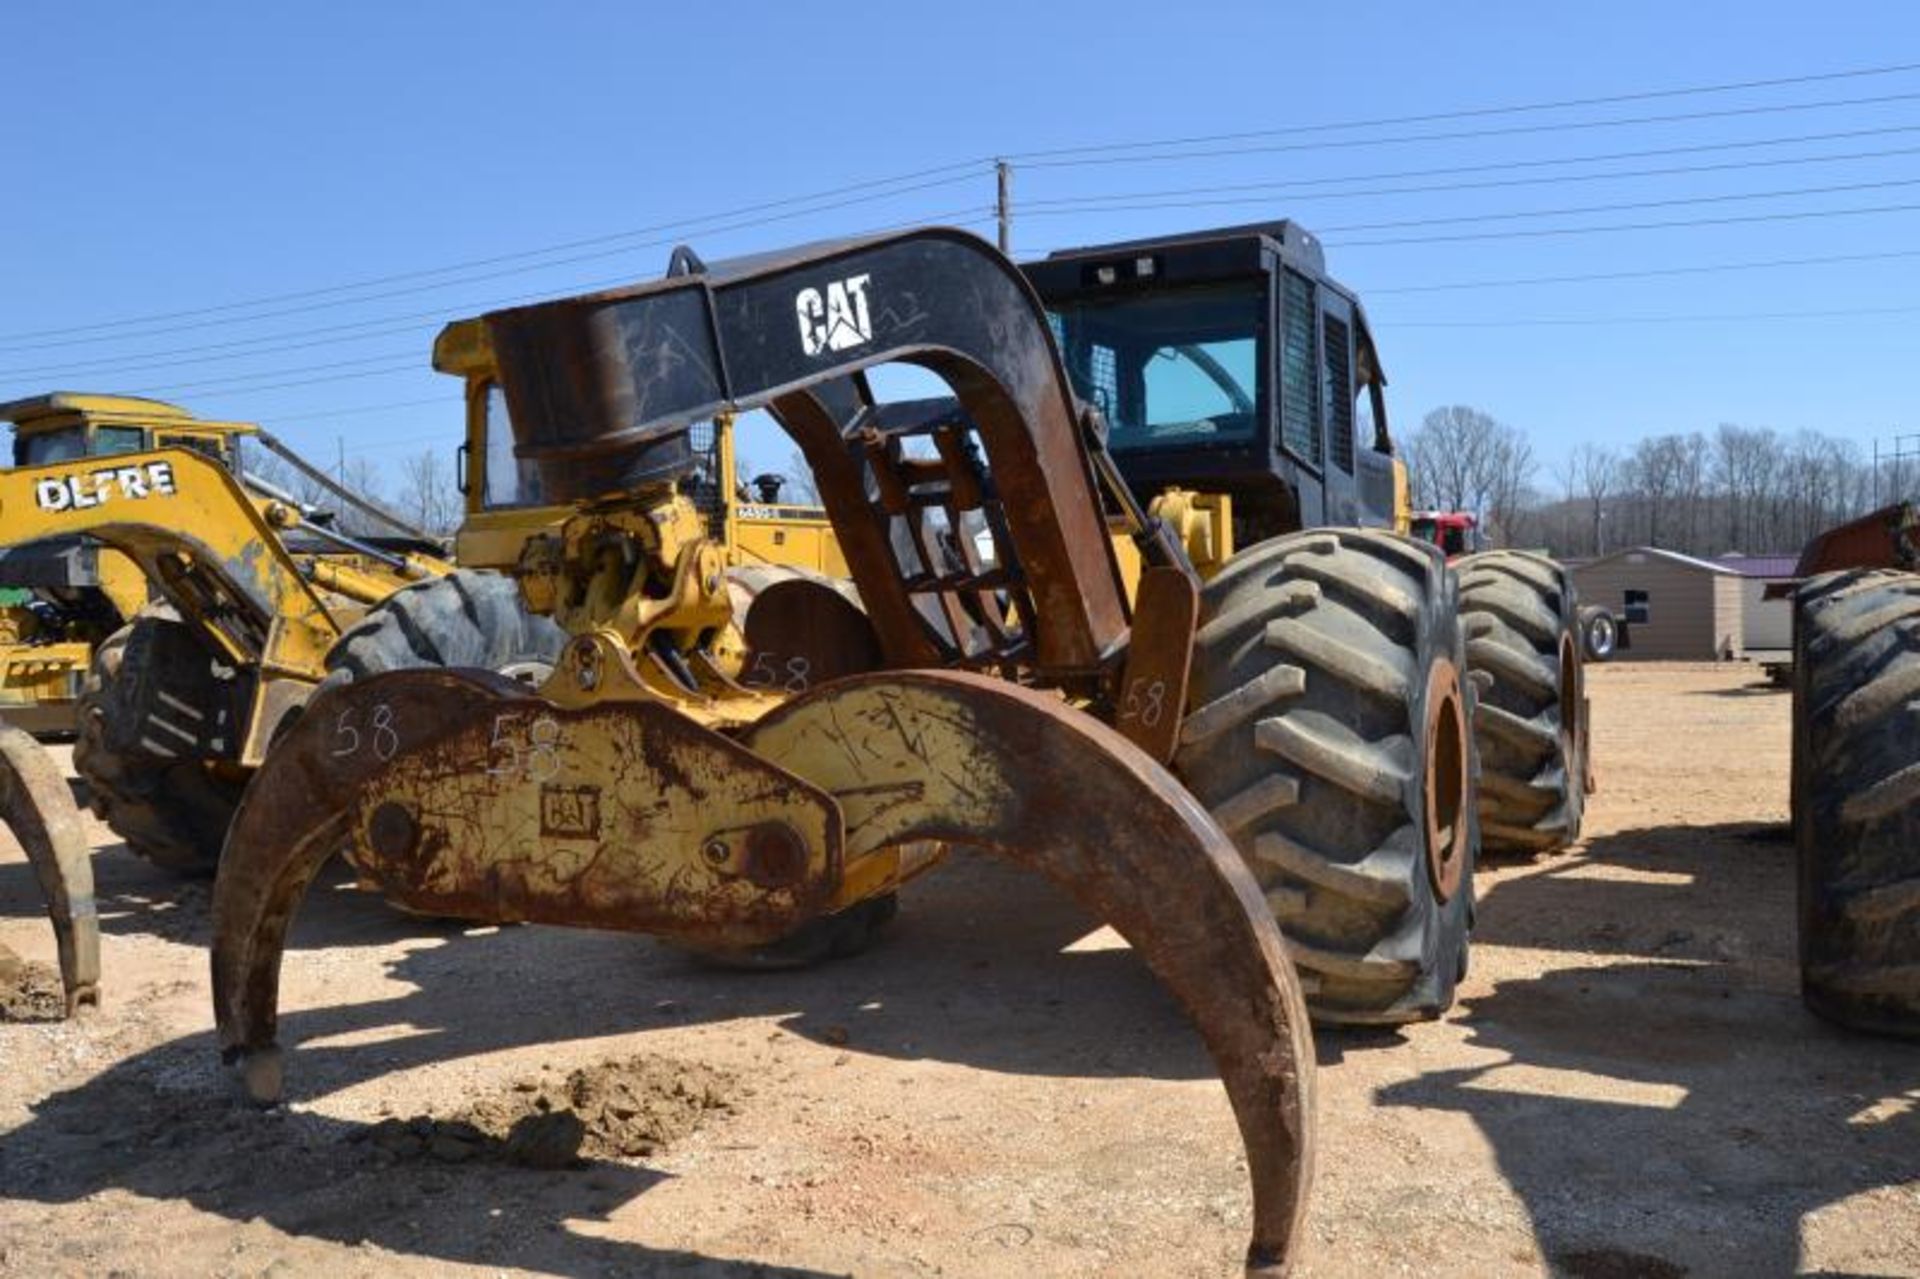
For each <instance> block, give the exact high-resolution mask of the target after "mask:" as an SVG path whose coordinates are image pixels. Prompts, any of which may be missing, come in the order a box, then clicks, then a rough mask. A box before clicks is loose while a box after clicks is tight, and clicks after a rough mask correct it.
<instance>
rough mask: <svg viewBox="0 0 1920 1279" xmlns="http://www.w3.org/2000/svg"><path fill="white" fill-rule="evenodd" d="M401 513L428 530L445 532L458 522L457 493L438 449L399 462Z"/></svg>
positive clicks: (438, 532) (437, 532)
mask: <svg viewBox="0 0 1920 1279" xmlns="http://www.w3.org/2000/svg"><path fill="white" fill-rule="evenodd" d="M400 484H401V487H400V495H399V498H398V503H399V507H400V513H401V514H402V515H404V516H406V517H407V518H408V519H410V520H412V521H413V522H414V523H415V524H417V525H419V526H420V527H421V528H422V529H424V530H426V531H427V532H429V533H435V534H447V533H451V532H453V531H454V529H456V528H457V527H459V524H460V514H461V509H460V494H459V491H458V490H457V489H455V487H454V484H453V477H452V474H451V473H450V470H449V468H448V466H447V463H446V459H445V458H443V457H442V456H441V454H440V452H439V450H437V449H427V450H426V451H424V452H422V453H417V454H415V455H414V456H413V457H410V458H408V459H407V460H406V461H405V462H403V463H401V467H400Z"/></svg>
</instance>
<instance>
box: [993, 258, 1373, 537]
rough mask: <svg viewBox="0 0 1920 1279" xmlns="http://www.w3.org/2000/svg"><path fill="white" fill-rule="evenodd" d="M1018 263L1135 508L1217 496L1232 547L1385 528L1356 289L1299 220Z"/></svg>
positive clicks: (1369, 365)
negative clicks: (1293, 534) (1167, 494)
mask: <svg viewBox="0 0 1920 1279" xmlns="http://www.w3.org/2000/svg"><path fill="white" fill-rule="evenodd" d="M1021 270H1022V271H1023V272H1025V274H1026V276H1027V279H1028V280H1029V281H1030V282H1031V283H1032V284H1033V287H1034V289H1035V290H1036V291H1037V292H1038V293H1039V295H1040V297H1041V300H1042V301H1043V302H1044V303H1045V304H1046V307H1047V313H1048V318H1049V321H1050V322H1051V324H1052V326H1053V330H1054V337H1055V339H1056V341H1057V342H1058V344H1059V347H1060V351H1061V355H1062V357H1063V358H1064V359H1065V361H1066V366H1067V374H1068V376H1069V378H1070V379H1071V381H1072V383H1073V388H1074V391H1075V393H1076V394H1077V395H1078V396H1079V397H1080V398H1081V399H1082V400H1084V401H1086V402H1087V403H1088V404H1091V405H1093V406H1095V407H1096V408H1098V409H1099V410H1100V411H1101V413H1102V414H1103V415H1104V416H1105V418H1106V421H1107V424H1108V430H1109V434H1108V437H1107V447H1108V449H1109V450H1110V451H1111V452H1112V454H1113V457H1114V460H1115V461H1116V462H1117V463H1118V465H1119V467H1120V472H1121V474H1122V475H1123V476H1124V477H1125V478H1126V480H1127V482H1128V484H1129V485H1131V486H1132V488H1133V489H1134V492H1135V493H1136V494H1137V495H1139V497H1140V498H1141V499H1142V500H1143V501H1145V500H1150V499H1151V498H1152V497H1153V495H1154V494H1156V493H1159V492H1162V491H1164V490H1166V489H1168V488H1176V487H1177V488H1185V489H1193V490H1198V491H1202V492H1218V493H1227V494H1230V495H1231V496H1232V498H1233V502H1234V517H1235V518H1234V523H1235V525H1236V528H1235V535H1234V540H1235V542H1236V544H1239V545H1247V544H1249V543H1251V542H1254V541H1258V540H1260V539H1262V538H1266V537H1272V536H1275V535H1277V534H1279V533H1284V532H1289V531H1291V530H1294V529H1299V528H1304V527H1309V526H1313V525H1320V524H1342V525H1370V526H1377V527H1390V526H1392V525H1393V524H1394V522H1395V511H1396V505H1397V495H1398V493H1399V492H1400V491H1402V490H1401V489H1400V488H1399V487H1398V483H1397V480H1396V472H1395V463H1394V460H1393V443H1392V439H1391V437H1390V436H1389V435H1388V433H1387V415H1386V404H1385V399H1384V395H1383V388H1384V387H1385V385H1386V378H1385V376H1384V375H1383V374H1382V373H1381V371H1380V359H1379V356H1378V354H1377V353H1376V351H1375V350H1374V345H1373V338H1372V335H1371V334H1370V333H1369V331H1368V328H1367V321H1366V316H1365V313H1364V312H1363V311H1362V310H1361V307H1360V302H1359V300H1358V299H1357V298H1356V297H1355V296H1354V295H1353V294H1352V293H1351V292H1349V291H1348V290H1347V289H1345V288H1343V287H1342V286H1340V285H1339V284H1337V283H1335V282H1334V281H1333V280H1332V279H1330V278H1328V276H1327V274H1326V259H1325V256H1324V254H1323V253H1322V252H1321V248H1320V242H1319V241H1318V240H1317V239H1315V238H1314V237H1313V236H1312V235H1311V234H1309V233H1308V232H1307V231H1305V230H1304V229H1302V228H1301V227H1300V226H1298V225H1297V224H1295V223H1292V222H1284V221H1282V222H1263V223H1255V224H1251V225H1247V226H1237V227H1223V228H1220V229H1217V230H1212V231H1198V232H1194V233H1191V234H1184V235H1177V236H1169V237H1165V238H1162V239H1151V240H1132V241H1126V242H1123V243H1116V244H1105V245H1095V246H1092V247H1088V248H1081V249H1067V250H1062V251H1060V252H1056V253H1053V254H1051V255H1049V256H1048V257H1047V258H1045V259H1044V260H1042V261H1038V262H1029V263H1026V264H1024V265H1023V266H1022V267H1021Z"/></svg>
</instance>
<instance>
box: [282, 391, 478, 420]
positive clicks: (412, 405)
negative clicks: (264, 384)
mask: <svg viewBox="0 0 1920 1279" xmlns="http://www.w3.org/2000/svg"><path fill="white" fill-rule="evenodd" d="M458 402H459V401H458V399H457V398H451V397H449V396H447V395H435V396H432V397H430V398H427V399H422V400H395V401H393V402H392V403H389V404H361V405H357V406H356V407H354V408H350V409H326V410H323V411H321V412H319V413H284V414H280V415H278V416H276V417H275V418H274V423H275V425H279V424H280V423H283V422H317V421H320V420H321V419H323V418H335V417H361V416H363V415H365V414H369V413H391V412H393V411H394V410H395V409H418V408H426V407H428V406H430V405H436V404H437V405H441V406H445V405H447V404H450V403H456V404H457V403H458Z"/></svg>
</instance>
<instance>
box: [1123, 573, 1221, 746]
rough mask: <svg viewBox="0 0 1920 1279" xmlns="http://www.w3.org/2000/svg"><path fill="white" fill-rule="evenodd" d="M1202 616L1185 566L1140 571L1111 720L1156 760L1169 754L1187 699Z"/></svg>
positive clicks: (1177, 736) (1195, 586)
mask: <svg viewBox="0 0 1920 1279" xmlns="http://www.w3.org/2000/svg"><path fill="white" fill-rule="evenodd" d="M1199 622H1200V586H1199V584H1198V583H1197V582H1196V581H1195V580H1194V576H1193V574H1192V573H1191V572H1189V571H1188V570H1187V569H1185V568H1181V567H1175V566H1173V565H1169V564H1155V565H1152V566H1149V567H1148V568H1146V569H1143V570H1142V571H1141V573H1140V589H1139V591H1138V592H1137V593H1136V594H1135V596H1134V603H1133V636H1132V639H1131V641H1130V642H1129V644H1128V645H1127V667H1126V670H1125V672H1124V673H1123V674H1122V675H1121V677H1120V700H1119V704H1118V705H1116V706H1115V707H1114V711H1113V724H1114V727H1115V728H1118V729H1119V730H1120V731H1121V733H1123V734H1124V735H1125V736H1126V738H1127V740H1129V741H1131V742H1132V743H1133V744H1134V745H1135V746H1138V747H1139V748H1140V749H1141V750H1143V751H1145V752H1146V753H1147V754H1149V755H1151V756H1153V758H1154V759H1155V760H1156V761H1158V762H1159V763H1162V764H1165V763H1169V762H1171V761H1172V759H1173V751H1174V747H1175V746H1177V745H1178V744H1179V742H1180V720H1181V717H1182V716H1183V714H1184V713H1185V710H1186V705H1187V675H1188V673H1189V672H1190V670H1191V669H1192V666H1193V632H1194V628H1195V627H1196V626H1197V625H1198V624H1199Z"/></svg>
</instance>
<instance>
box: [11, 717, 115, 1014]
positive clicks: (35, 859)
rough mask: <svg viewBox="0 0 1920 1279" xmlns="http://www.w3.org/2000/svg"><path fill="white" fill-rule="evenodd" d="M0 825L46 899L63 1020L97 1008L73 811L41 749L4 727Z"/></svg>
mask: <svg viewBox="0 0 1920 1279" xmlns="http://www.w3.org/2000/svg"><path fill="white" fill-rule="evenodd" d="M0 820H4V821H5V822H6V824H7V829H9V830H11V831H12V832H13V837H14V838H15V839H16V840H18V841H19V842H20V847H21V848H23V849H25V850H26V854H27V860H28V861H30V862H32V863H33V870H34V874H36V875H37V876H39V879H40V891H41V892H42V893H43V894H44V895H45V896H46V899H47V917H48V918H49V919H51V920H52V921H53V935H54V938H55V940H56V941H57V943H58V945H59V949H60V984H61V985H62V986H63V987H65V989H66V996H67V1015H68V1016H69V1017H71V1016H73V1014H74V1013H76V1012H78V1011H79V1010H80V1009H81V1008H97V1007H99V1005H100V918H99V914H98V910H97V908H96V906H95V904H94V900H93V862H92V860H91V858H90V854H91V851H92V850H91V849H90V848H89V847H88V844H87V837H86V833H85V831H84V830H83V829H82V828H81V824H80V809H79V808H78V806H76V805H75V804H74V802H73V791H72V790H71V789H69V787H68V785H67V779H66V778H65V777H63V776H61V773H60V769H59V768H58V767H57V766H56V765H55V764H54V762H53V757H52V756H50V755H48V754H47V750H46V748H45V747H44V746H42V745H40V743H39V742H36V741H35V740H33V738H32V737H30V736H28V735H27V734H26V733H25V732H23V731H21V730H20V729H18V728H15V727H13V726H12V725H11V724H0Z"/></svg>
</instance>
